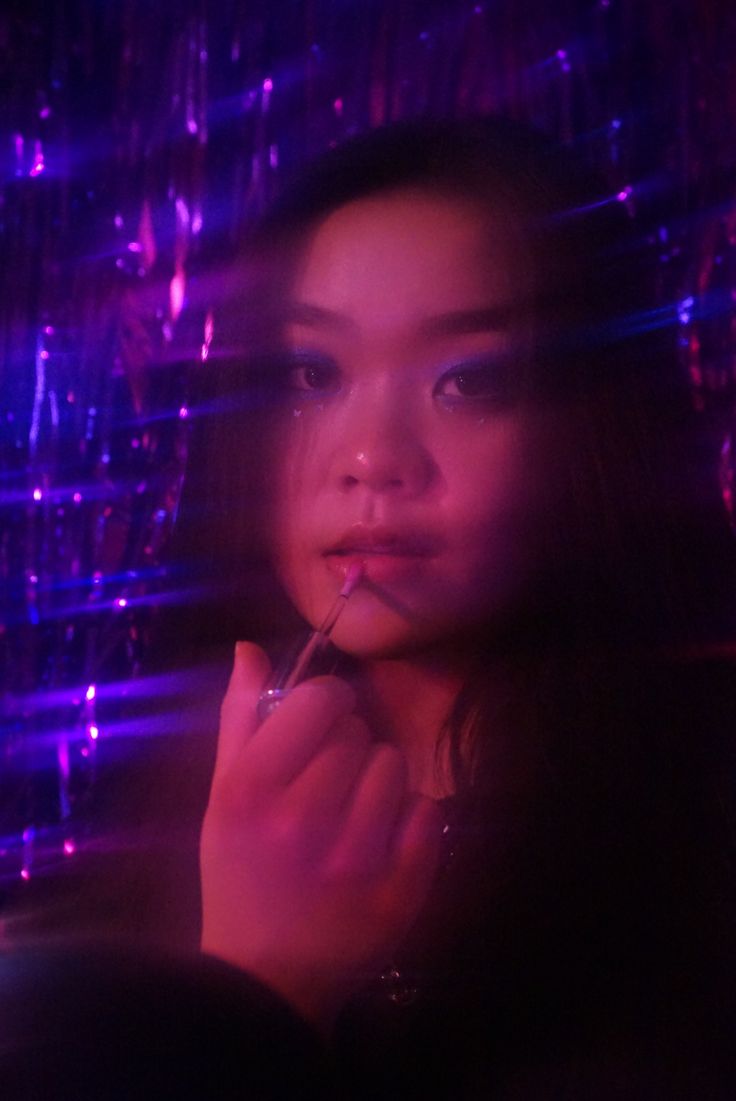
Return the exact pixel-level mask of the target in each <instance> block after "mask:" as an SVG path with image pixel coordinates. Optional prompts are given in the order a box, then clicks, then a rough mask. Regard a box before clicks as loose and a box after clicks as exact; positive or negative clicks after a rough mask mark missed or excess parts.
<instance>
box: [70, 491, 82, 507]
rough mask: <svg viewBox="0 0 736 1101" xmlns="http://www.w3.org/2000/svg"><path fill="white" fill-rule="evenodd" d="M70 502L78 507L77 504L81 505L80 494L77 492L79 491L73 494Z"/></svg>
mask: <svg viewBox="0 0 736 1101" xmlns="http://www.w3.org/2000/svg"><path fill="white" fill-rule="evenodd" d="M72 500H73V501H74V504H75V505H78V504H80V503H81V500H82V494H81V493H80V492H79V490H77V492H76V493H75V494H74V497H73V498H72Z"/></svg>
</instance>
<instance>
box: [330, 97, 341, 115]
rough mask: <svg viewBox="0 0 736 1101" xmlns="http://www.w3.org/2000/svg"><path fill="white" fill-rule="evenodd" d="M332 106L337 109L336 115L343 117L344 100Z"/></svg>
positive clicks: (337, 100)
mask: <svg viewBox="0 0 736 1101" xmlns="http://www.w3.org/2000/svg"><path fill="white" fill-rule="evenodd" d="M332 106H333V107H334V109H335V114H336V115H341V114H342V108H343V103H342V100H341V99H340V98H338V99H336V100H335V102H334V103H333V104H332Z"/></svg>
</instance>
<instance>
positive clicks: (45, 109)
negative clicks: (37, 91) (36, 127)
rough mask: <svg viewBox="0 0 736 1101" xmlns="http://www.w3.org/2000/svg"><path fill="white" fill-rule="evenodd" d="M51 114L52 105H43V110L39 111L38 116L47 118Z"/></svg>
mask: <svg viewBox="0 0 736 1101" xmlns="http://www.w3.org/2000/svg"><path fill="white" fill-rule="evenodd" d="M50 115H51V108H50V107H42V108H41V110H40V111H39V112H38V117H39V118H40V119H47V118H49V117H50Z"/></svg>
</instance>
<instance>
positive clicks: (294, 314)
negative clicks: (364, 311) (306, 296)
mask: <svg viewBox="0 0 736 1101" xmlns="http://www.w3.org/2000/svg"><path fill="white" fill-rule="evenodd" d="M282 321H283V324H285V325H288V324H292V325H306V326H308V327H309V328H315V329H338V330H342V331H345V330H348V329H350V330H352V329H355V328H356V324H355V322H354V321H353V320H352V318H350V317H348V316H347V315H346V314H342V313H338V312H337V311H336V310H328V309H325V307H324V306H314V305H312V303H311V302H288V303H287V304H286V305H285V306H284V310H283V316H282Z"/></svg>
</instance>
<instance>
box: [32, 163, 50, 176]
mask: <svg viewBox="0 0 736 1101" xmlns="http://www.w3.org/2000/svg"><path fill="white" fill-rule="evenodd" d="M45 167H46V165H45V164H44V163H43V161H36V163H35V164H34V166H33V168H32V169H31V171H30V172H29V173H28V175H29V176H40V175H41V173H42V172H43V170H44V168H45Z"/></svg>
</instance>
